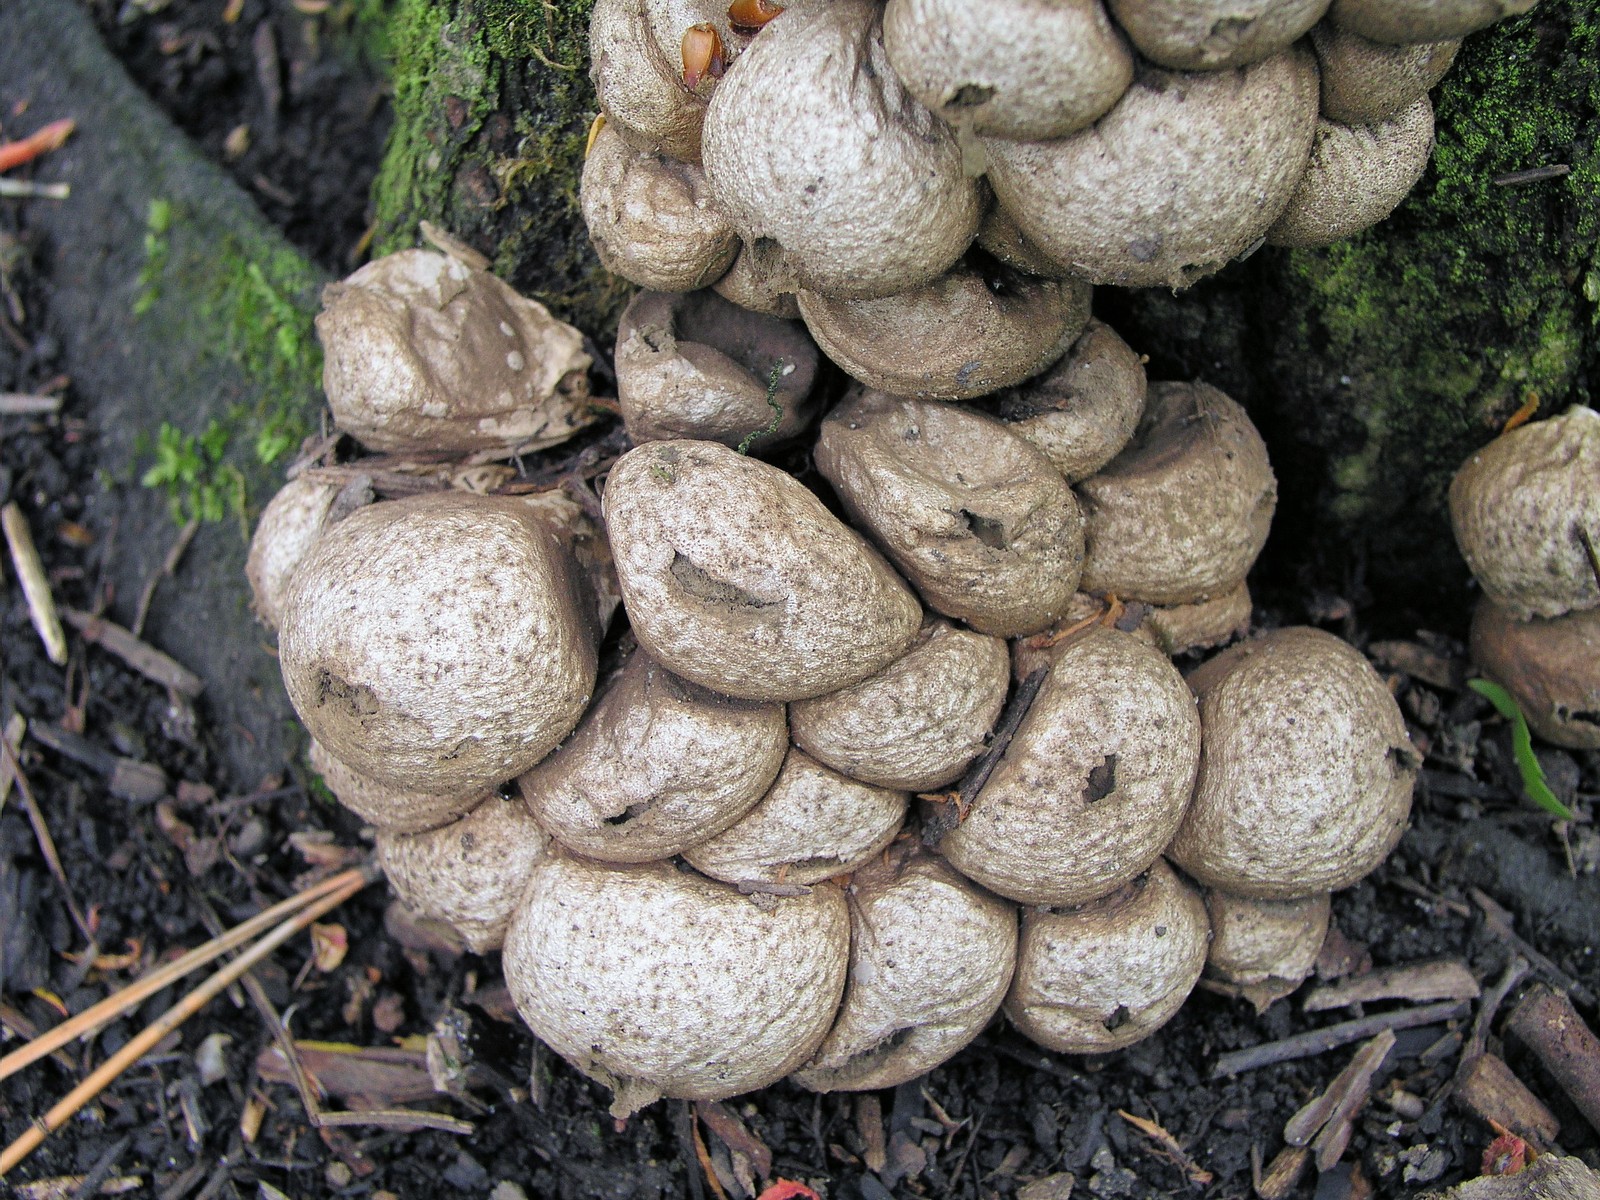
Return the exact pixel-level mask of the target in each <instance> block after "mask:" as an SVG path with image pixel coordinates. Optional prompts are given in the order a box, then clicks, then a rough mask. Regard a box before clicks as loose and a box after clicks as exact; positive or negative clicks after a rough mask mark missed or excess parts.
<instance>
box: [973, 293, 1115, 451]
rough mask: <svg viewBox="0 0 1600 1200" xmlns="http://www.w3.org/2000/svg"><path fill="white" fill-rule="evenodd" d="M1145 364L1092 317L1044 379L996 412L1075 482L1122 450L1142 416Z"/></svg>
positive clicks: (998, 402) (999, 402)
mask: <svg viewBox="0 0 1600 1200" xmlns="http://www.w3.org/2000/svg"><path fill="white" fill-rule="evenodd" d="M1145 388H1146V382H1145V375H1144V364H1143V363H1142V362H1140V360H1139V356H1138V355H1137V354H1135V353H1134V352H1133V349H1132V348H1131V347H1130V346H1129V345H1128V343H1127V342H1125V341H1123V340H1122V338H1120V337H1119V336H1118V335H1117V331H1116V330H1115V329H1112V328H1111V326H1109V325H1107V324H1106V323H1105V322H1103V321H1097V320H1093V319H1091V320H1090V321H1089V324H1088V326H1087V327H1086V328H1085V329H1084V331H1083V333H1082V335H1081V336H1080V337H1079V338H1078V340H1077V341H1076V342H1074V343H1073V344H1072V348H1071V349H1070V350H1069V351H1067V353H1066V355H1065V356H1064V357H1062V358H1061V359H1060V360H1058V361H1057V362H1056V365H1055V366H1053V367H1051V368H1050V369H1049V370H1048V371H1046V372H1045V373H1044V374H1042V375H1038V376H1035V377H1034V378H1033V379H1030V380H1028V381H1027V382H1025V383H1021V384H1018V385H1017V386H1016V387H1014V388H1011V389H1009V390H1007V391H1005V392H1002V393H1001V394H1000V395H998V396H996V397H994V398H993V399H992V400H991V401H989V402H988V403H989V404H992V405H993V413H994V415H995V416H997V417H999V418H1000V419H1001V420H1002V421H1004V422H1005V423H1006V424H1007V425H1009V426H1010V427H1011V431H1012V432H1013V433H1016V434H1019V435H1021V436H1022V437H1023V438H1024V439H1026V440H1027V441H1029V442H1032V443H1033V444H1034V445H1035V446H1037V447H1039V449H1041V450H1043V451H1044V452H1045V454H1046V455H1047V456H1048V457H1049V459H1050V461H1051V462H1053V463H1054V464H1055V465H1056V469H1057V470H1058V471H1060V472H1061V473H1062V474H1063V475H1065V476H1066V477H1067V482H1069V483H1077V482H1078V481H1079V480H1080V479H1083V478H1085V477H1087V476H1089V475H1093V474H1094V473H1095V472H1096V471H1098V470H1100V468H1101V467H1103V466H1105V465H1106V464H1107V463H1108V462H1110V461H1111V460H1112V459H1113V458H1115V457H1116V456H1117V454H1118V453H1120V452H1121V450H1122V448H1123V447H1124V446H1126V445H1127V444H1128V440H1129V439H1130V438H1131V437H1133V431H1134V430H1135V429H1136V428H1138V425H1139V416H1140V414H1141V413H1143V412H1144V396H1145Z"/></svg>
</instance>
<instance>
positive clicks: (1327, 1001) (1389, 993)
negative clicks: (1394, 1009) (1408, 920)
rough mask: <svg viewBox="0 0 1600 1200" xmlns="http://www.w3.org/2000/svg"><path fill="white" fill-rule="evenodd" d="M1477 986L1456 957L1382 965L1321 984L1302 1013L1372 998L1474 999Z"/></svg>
mask: <svg viewBox="0 0 1600 1200" xmlns="http://www.w3.org/2000/svg"><path fill="white" fill-rule="evenodd" d="M1479 992H1480V989H1479V987H1478V981H1477V980H1476V979H1474V978H1473V975H1472V972H1471V971H1469V970H1467V964H1466V963H1464V962H1462V961H1461V960H1460V959H1458V958H1446V959H1440V960H1438V961H1436V962H1419V963H1406V964H1404V965H1401V966H1394V967H1383V968H1380V969H1379V970H1376V971H1369V972H1367V973H1366V974H1365V975H1356V976H1354V977H1352V978H1349V979H1344V980H1341V981H1339V982H1338V983H1331V984H1325V985H1323V986H1320V987H1317V988H1315V989H1313V990H1312V992H1311V994H1310V995H1309V996H1307V997H1306V999H1305V1004H1304V1008H1305V1011H1306V1012H1325V1011H1327V1010H1328V1009H1330V1008H1345V1007H1348V1006H1349V1005H1352V1004H1369V1003H1371V1002H1372V1001H1374V1000H1409V1001H1411V1002H1412V1003H1414V1004H1420V1003H1422V1002H1423V1001H1427V1000H1476V999H1477V998H1478V995H1479Z"/></svg>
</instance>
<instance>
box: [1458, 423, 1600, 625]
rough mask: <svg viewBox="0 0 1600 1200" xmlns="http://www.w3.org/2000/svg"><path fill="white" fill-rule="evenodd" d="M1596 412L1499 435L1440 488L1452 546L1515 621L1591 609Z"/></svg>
mask: <svg viewBox="0 0 1600 1200" xmlns="http://www.w3.org/2000/svg"><path fill="white" fill-rule="evenodd" d="M1596 480H1600V413H1597V412H1595V411H1594V409H1592V408H1582V407H1577V406H1574V407H1572V408H1569V409H1568V410H1567V411H1566V412H1564V413H1562V414H1561V415H1560V416H1559V417H1552V418H1551V419H1550V420H1548V421H1535V422H1532V423H1531V424H1528V425H1524V426H1522V427H1521V428H1519V429H1514V430H1512V431H1511V432H1510V433H1507V434H1503V435H1501V436H1500V437H1498V438H1496V439H1495V440H1494V441H1492V442H1490V443H1489V444H1488V445H1487V446H1485V447H1484V448H1483V449H1482V450H1479V451H1478V452H1477V453H1476V454H1474V455H1473V456H1472V457H1471V458H1470V459H1468V460H1467V461H1466V463H1465V464H1464V465H1463V466H1462V468H1461V470H1459V471H1457V472H1456V477H1455V479H1453V480H1452V481H1451V483H1450V523H1451V525H1452V526H1453V527H1454V529H1455V533H1456V544H1457V545H1458V546H1460V547H1461V553H1462V555H1463V556H1464V557H1465V558H1466V560H1467V566H1469V567H1470V568H1472V573H1473V575H1475V576H1476V577H1477V580H1478V583H1479V584H1481V585H1482V587H1483V590H1484V592H1485V594H1487V595H1488V596H1489V597H1490V598H1491V599H1493V600H1494V601H1495V602H1496V603H1497V604H1500V605H1501V606H1503V607H1504V608H1505V609H1506V610H1507V611H1508V612H1510V613H1511V615H1512V616H1514V617H1516V618H1517V619H1518V620H1524V621H1525V620H1527V619H1529V618H1530V617H1559V616H1561V615H1562V614H1563V613H1566V612H1574V611H1579V610H1582V609H1586V608H1594V607H1596V606H1597V605H1600V568H1597V567H1596V561H1597V560H1596V558H1595V551H1596V549H1597V548H1600V487H1597V486H1596V483H1595V481H1596Z"/></svg>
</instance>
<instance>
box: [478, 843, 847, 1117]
mask: <svg viewBox="0 0 1600 1200" xmlns="http://www.w3.org/2000/svg"><path fill="white" fill-rule="evenodd" d="M849 942H850V917H849V912H848V908H847V906H846V904H845V900H844V894H843V893H842V892H840V890H839V889H838V888H837V887H834V886H833V885H832V884H822V885H820V886H818V887H816V888H813V889H811V890H810V891H809V892H808V893H806V894H803V895H797V896H781V897H779V896H770V895H762V896H742V895H740V894H739V892H738V891H737V890H736V889H734V888H732V887H730V886H728V885H727V884H722V883H714V882H712V881H711V880H709V879H706V878H705V877H704V876H701V875H696V874H694V873H692V872H688V871H680V870H678V869H677V868H676V867H674V866H672V865H671V864H669V863H650V864H645V865H640V866H630V867H613V866H607V865H603V864H599V863H590V862H583V861H580V860H574V859H561V858H557V859H547V860H545V861H544V862H542V863H539V864H538V865H537V866H535V867H534V869H533V871H532V873H531V875H530V877H529V881H528V889H527V891H526V892H525V893H524V894H523V898H522V901H521V903H520V904H519V905H518V908H517V911H516V913H515V914H514V915H513V917H512V919H511V927H510V929H509V930H508V931H507V933H506V944H505V957H504V965H505V976H506V983H507V984H508V985H509V986H510V989H511V996H512V999H513V1000H514V1001H515V1003H516V1006H517V1011H518V1012H520V1013H521V1014H522V1019H523V1020H525V1021H526V1022H527V1023H528V1024H529V1026H531V1027H532V1029H533V1032H534V1033H535V1034H537V1035H538V1037H539V1038H540V1039H541V1040H542V1041H544V1042H546V1043H547V1044H548V1045H549V1046H550V1047H551V1048H552V1049H554V1050H555V1051H556V1052H557V1053H558V1054H560V1055H561V1056H562V1057H563V1058H565V1059H566V1060H567V1061H568V1062H570V1063H572V1064H573V1065H574V1066H575V1067H577V1068H578V1069H579V1070H580V1071H583V1072H584V1073H585V1074H587V1075H590V1076H592V1077H594V1078H596V1079H599V1080H601V1081H602V1082H604V1083H606V1084H608V1085H609V1086H610V1087H611V1088H612V1089H613V1090H614V1091H615V1092H616V1102H615V1104H613V1106H612V1111H613V1113H615V1114H616V1115H618V1116H626V1115H628V1114H630V1113H632V1112H635V1111H637V1110H638V1109H640V1108H642V1107H644V1106H645V1105H646V1104H649V1103H650V1102H651V1101H653V1100H655V1099H657V1098H658V1097H661V1096H681V1097H685V1098H688V1099H694V1100H720V1099H723V1098H725V1097H728V1096H733V1095H737V1094H738V1093H740V1092H746V1091H750V1090H751V1089H753V1088H759V1087H765V1086H766V1085H767V1084H769V1083H773V1082H775V1081H776V1080H778V1079H781V1078H782V1077H783V1076H784V1075H787V1074H788V1073H789V1072H790V1071H792V1070H794V1069H795V1068H796V1067H798V1066H799V1065H800V1064H801V1063H803V1062H805V1061H806V1060H807V1059H808V1058H809V1057H810V1056H811V1054H812V1053H813V1052H814V1051H815V1049H816V1048H817V1046H818V1044H819V1043H820V1042H821V1041H822V1039H823V1037H824V1036H825V1035H826V1034H827V1032H828V1027H829V1026H830V1025H831V1024H832V1022H833V1017H834V1013H835V1012H836V1011H837V1009H838V1004H839V998H840V996H841V994H842V993H843V990H844V981H845V972H846V966H847V963H848V958H849Z"/></svg>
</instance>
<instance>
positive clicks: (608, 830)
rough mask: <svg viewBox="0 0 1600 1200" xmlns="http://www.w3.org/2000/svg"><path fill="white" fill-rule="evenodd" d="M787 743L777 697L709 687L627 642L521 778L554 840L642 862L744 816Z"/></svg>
mask: <svg viewBox="0 0 1600 1200" xmlns="http://www.w3.org/2000/svg"><path fill="white" fill-rule="evenodd" d="M787 749H788V737H787V731H786V728H785V725H784V719H783V708H782V706H781V705H777V704H752V703H750V702H749V701H744V700H730V699H728V698H727V697H725V696H717V695H714V694H713V693H710V692H707V691H705V690H704V689H703V688H700V687H697V686H695V685H694V684H692V683H688V682H686V681H684V680H682V679H679V678H677V677H676V676H675V675H673V674H672V673H671V672H669V671H667V670H666V669H665V668H663V667H662V666H660V665H659V664H658V663H655V662H652V661H651V660H650V657H649V656H648V655H647V654H645V653H644V652H643V651H642V650H635V651H634V652H633V654H632V655H631V656H630V657H629V659H628V662H627V664H626V665H625V666H624V667H623V669H622V672H621V674H620V675H619V676H618V677H617V678H616V679H615V680H614V681H613V682H612V684H611V686H610V687H609V688H607V689H606V691H605V692H604V693H603V694H602V695H601V696H600V698H599V699H598V700H597V701H595V703H594V705H593V706H592V707H591V708H590V709H589V711H588V712H587V713H586V714H585V715H584V718H583V721H582V722H581V723H580V724H579V725H578V728H577V729H576V730H575V731H574V732H573V734H572V736H571V737H570V738H568V739H567V741H566V742H565V744H563V745H562V747H561V748H560V749H559V750H557V751H556V752H555V753H554V754H552V755H551V756H550V757H549V758H547V759H545V760H544V761H543V762H542V763H540V764H539V765H538V766H537V767H535V768H534V769H533V770H531V771H529V772H527V773H526V774H524V775H522V776H521V777H520V778H519V779H518V780H517V783H518V786H519V787H520V788H521V790H522V796H523V798H524V799H525V800H526V801H527V804H528V808H529V809H530V810H531V812H532V813H533V816H534V818H535V819H537V820H538V822H539V824H540V825H541V826H542V827H543V828H544V829H545V830H547V831H548V832H549V833H550V835H551V836H552V837H554V838H555V839H556V840H557V841H559V842H560V843H561V844H562V845H564V846H567V847H570V848H571V849H573V850H576V851H577V852H578V853H579V854H583V855H586V856H588V857H589V858H598V859H602V860H605V861H608V862H647V861H650V860H652V859H658V858H670V857H671V856H672V855H674V854H677V853H678V852H680V851H681V850H683V849H684V848H685V847H687V846H691V845H693V844H694V843H696V842H701V841H704V840H705V839H706V838H709V837H712V836H714V835H715V834H718V833H720V832H722V830H724V829H726V828H727V827H728V826H729V825H731V824H733V823H734V822H735V821H737V820H738V819H739V818H740V817H742V816H743V815H744V814H745V813H746V812H748V811H749V809H750V808H751V806H752V805H754V804H755V803H756V802H757V801H758V800H760V799H761V797H762V796H763V795H764V794H765V793H766V791H767V789H768V788H769V787H770V786H771V784H772V781H773V778H774V777H775V776H776V775H777V773H778V768H779V766H780V765H782V763H783V756H784V753H785V751H786V750H787Z"/></svg>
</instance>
